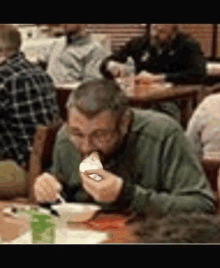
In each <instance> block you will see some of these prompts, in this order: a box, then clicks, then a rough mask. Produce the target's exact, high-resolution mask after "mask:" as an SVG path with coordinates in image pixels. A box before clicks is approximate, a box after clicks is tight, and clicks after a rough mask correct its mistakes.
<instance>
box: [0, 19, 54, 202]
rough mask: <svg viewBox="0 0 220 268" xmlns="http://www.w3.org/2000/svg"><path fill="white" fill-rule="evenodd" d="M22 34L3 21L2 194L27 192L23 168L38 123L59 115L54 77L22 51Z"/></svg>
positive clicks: (0, 94) (0, 84) (0, 74)
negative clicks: (53, 86)
mask: <svg viewBox="0 0 220 268" xmlns="http://www.w3.org/2000/svg"><path fill="white" fill-rule="evenodd" d="M20 45H21V36H20V33H19V32H18V30H17V29H16V28H15V27H14V26H12V25H3V24H2V25H0V198H12V197H14V196H16V195H25V194H26V183H25V174H24V168H25V165H26V164H27V156H28V148H29V145H30V142H31V139H32V137H33V134H34V130H35V127H36V126H37V125H39V124H43V125H48V124H50V123H51V122H52V120H53V118H55V116H56V117H57V118H58V117H59V109H58V106H57V104H56V98H55V94H54V92H53V91H51V87H52V80H51V78H50V77H49V76H48V75H47V74H46V72H44V71H43V70H42V69H41V68H39V67H35V66H33V65H32V64H31V63H30V62H28V61H27V60H26V59H25V57H24V55H23V54H22V53H21V52H20Z"/></svg>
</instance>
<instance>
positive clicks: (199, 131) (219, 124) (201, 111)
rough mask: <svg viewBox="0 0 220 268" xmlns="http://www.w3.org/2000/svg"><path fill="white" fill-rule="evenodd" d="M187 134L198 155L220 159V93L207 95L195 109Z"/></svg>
mask: <svg viewBox="0 0 220 268" xmlns="http://www.w3.org/2000/svg"><path fill="white" fill-rule="evenodd" d="M186 135H187V137H188V138H189V140H190V141H191V142H192V144H193V146H194V149H195V152H196V154H197V155H198V157H203V158H209V157H210V156H212V155H213V156H215V157H217V158H219V159H220V94H212V95H210V96H208V97H206V98H205V99H204V100H203V101H202V102H201V103H200V104H199V106H198V107H197V108H196V110H195V111H194V113H193V115H192V117H191V119H190V121H189V123H188V126H187V131H186Z"/></svg>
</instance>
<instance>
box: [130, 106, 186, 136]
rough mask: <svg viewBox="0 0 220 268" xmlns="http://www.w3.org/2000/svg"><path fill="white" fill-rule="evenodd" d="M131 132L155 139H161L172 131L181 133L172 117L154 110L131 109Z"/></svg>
mask: <svg viewBox="0 0 220 268" xmlns="http://www.w3.org/2000/svg"><path fill="white" fill-rule="evenodd" d="M133 111H134V121H133V125H132V131H133V132H141V133H142V134H143V135H147V136H151V137H153V138H155V139H160V140H161V139H163V138H164V137H165V136H166V135H169V134H170V133H172V132H174V131H183V129H182V127H181V125H180V124H179V123H178V122H177V121H176V120H175V119H173V118H172V117H170V116H168V115H166V114H164V113H160V112H157V111H154V110H139V109H133Z"/></svg>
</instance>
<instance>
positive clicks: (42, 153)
mask: <svg viewBox="0 0 220 268" xmlns="http://www.w3.org/2000/svg"><path fill="white" fill-rule="evenodd" d="M60 127H61V124H58V125H51V126H38V127H36V130H35V135H34V139H33V143H32V147H31V152H30V157H29V167H28V171H27V187H28V192H29V199H30V202H34V193H33V185H34V182H35V179H36V178H37V177H38V176H39V175H40V174H42V173H43V172H45V171H47V169H48V168H49V167H50V165H51V164H52V155H53V146H54V144H55V139H56V135H57V132H58V130H59V129H60Z"/></svg>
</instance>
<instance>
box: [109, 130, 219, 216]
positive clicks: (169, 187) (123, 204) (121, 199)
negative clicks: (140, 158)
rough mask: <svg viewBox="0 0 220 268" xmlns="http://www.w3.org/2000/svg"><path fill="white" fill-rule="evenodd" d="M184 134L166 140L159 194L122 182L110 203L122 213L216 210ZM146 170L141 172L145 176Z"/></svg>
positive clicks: (205, 181)
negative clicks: (127, 211)
mask: <svg viewBox="0 0 220 268" xmlns="http://www.w3.org/2000/svg"><path fill="white" fill-rule="evenodd" d="M189 146H190V145H189V143H188V142H187V141H186V139H185V137H184V134H183V133H180V132H175V133H172V134H171V135H170V136H169V137H168V138H167V140H166V143H165V146H164V150H163V153H162V158H161V163H160V165H159V166H160V167H161V178H162V181H161V187H162V190H161V192H157V191H155V190H154V189H146V188H144V187H143V186H141V184H132V183H128V182H125V183H124V184H123V186H122V188H121V190H120V193H119V194H118V196H117V198H116V199H115V201H114V202H113V203H112V204H113V205H114V206H117V207H118V208H119V209H121V210H124V211H125V210H129V211H130V210H131V211H138V212H143V211H144V210H145V209H146V208H147V207H148V206H152V205H154V206H156V207H157V208H158V209H160V210H161V211H162V212H164V213H167V212H169V211H170V210H177V211H202V212H208V213H213V212H214V211H215V197H214V194H213V192H212V190H211V188H210V185H209V183H208V181H207V178H206V176H205V174H204V172H203V171H202V169H201V166H200V164H199V162H198V159H197V158H196V156H195V155H194V154H193V152H192V151H191V149H190V148H189ZM146 176H148V172H147V170H144V171H143V178H142V179H143V180H144V179H145V178H144V177H146Z"/></svg>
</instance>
